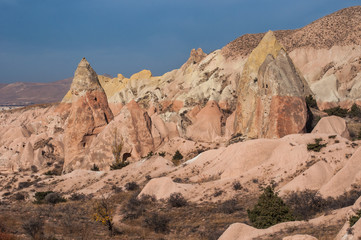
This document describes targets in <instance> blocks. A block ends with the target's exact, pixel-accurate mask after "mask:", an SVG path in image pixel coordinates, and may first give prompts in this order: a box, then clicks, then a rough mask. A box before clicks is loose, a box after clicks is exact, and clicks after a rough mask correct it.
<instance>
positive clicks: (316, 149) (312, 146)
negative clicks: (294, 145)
mask: <svg viewBox="0 0 361 240" xmlns="http://www.w3.org/2000/svg"><path fill="white" fill-rule="evenodd" d="M321 141H322V138H316V139H315V143H309V144H307V150H308V151H314V152H319V151H321V149H322V148H324V147H326V146H327V143H325V144H321V143H320V142H321Z"/></svg>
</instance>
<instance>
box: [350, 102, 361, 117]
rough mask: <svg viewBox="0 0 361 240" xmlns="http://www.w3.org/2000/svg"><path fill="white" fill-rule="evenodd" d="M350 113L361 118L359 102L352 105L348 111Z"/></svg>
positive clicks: (351, 115)
mask: <svg viewBox="0 0 361 240" xmlns="http://www.w3.org/2000/svg"><path fill="white" fill-rule="evenodd" d="M348 115H349V116H350V117H358V118H361V109H360V108H359V106H357V104H355V103H354V104H352V107H351V109H350V111H349V113H348Z"/></svg>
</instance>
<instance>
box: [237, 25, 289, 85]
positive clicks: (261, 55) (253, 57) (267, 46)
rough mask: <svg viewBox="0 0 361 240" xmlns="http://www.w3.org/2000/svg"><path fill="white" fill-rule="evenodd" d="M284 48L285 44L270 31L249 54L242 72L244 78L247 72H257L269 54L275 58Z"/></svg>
mask: <svg viewBox="0 0 361 240" xmlns="http://www.w3.org/2000/svg"><path fill="white" fill-rule="evenodd" d="M282 48H283V46H282V45H281V44H280V43H279V42H278V41H277V39H276V36H275V35H274V33H273V32H272V31H268V32H267V33H266V35H265V36H264V37H263V38H262V40H261V42H260V43H259V45H258V46H257V47H256V48H255V49H254V50H253V51H252V52H251V54H250V55H249V57H248V60H247V62H246V64H245V67H244V71H243V74H242V80H243V78H244V77H247V76H245V74H250V75H253V74H257V73H258V69H259V67H260V66H261V65H262V63H263V62H264V60H265V59H266V57H267V55H269V54H271V55H272V56H273V57H274V58H275V57H276V56H277V55H278V53H279V52H280V50H281V49H282ZM244 80H246V79H244Z"/></svg>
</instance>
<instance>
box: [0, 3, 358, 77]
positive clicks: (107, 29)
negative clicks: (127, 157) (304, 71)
mask: <svg viewBox="0 0 361 240" xmlns="http://www.w3.org/2000/svg"><path fill="white" fill-rule="evenodd" d="M360 3H361V0H302V1H292V0H218V1H216V0H0V83H11V82H19V81H21V82H52V81H57V80H61V79H64V78H68V77H71V76H73V74H74V71H75V69H76V67H77V64H78V63H79V61H80V60H81V59H82V58H83V57H86V58H87V60H88V61H89V63H90V64H91V66H92V67H93V68H94V70H95V71H96V72H97V73H98V74H105V73H106V74H110V75H112V76H116V75H117V74H118V73H122V74H123V75H124V76H126V77H130V76H131V75H132V74H133V73H136V72H139V71H141V70H142V69H149V70H151V71H152V73H153V75H154V76H157V75H163V74H164V73H166V72H168V71H171V70H173V69H176V68H179V67H180V66H181V65H182V64H183V63H184V62H185V61H186V60H187V59H188V57H189V53H190V51H191V49H192V48H199V47H200V48H202V49H203V51H205V52H206V53H210V52H212V51H214V50H216V49H220V48H222V47H223V46H224V45H226V44H227V43H229V42H230V41H232V40H234V39H236V38H237V37H239V36H241V35H243V34H246V33H259V32H266V31H268V30H280V29H296V28H300V27H303V26H305V25H307V24H309V23H311V22H312V21H314V20H317V19H319V18H321V17H323V16H325V15H327V14H330V13H332V12H335V11H337V10H340V9H342V8H345V7H350V6H355V5H360Z"/></svg>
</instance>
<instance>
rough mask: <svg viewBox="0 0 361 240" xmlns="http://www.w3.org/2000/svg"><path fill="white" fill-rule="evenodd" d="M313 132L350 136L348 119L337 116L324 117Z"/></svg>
mask: <svg viewBox="0 0 361 240" xmlns="http://www.w3.org/2000/svg"><path fill="white" fill-rule="evenodd" d="M312 133H328V134H338V135H340V136H341V137H344V138H350V133H349V131H348V129H347V126H346V121H345V119H343V118H340V117H337V116H330V117H323V118H321V120H320V121H319V122H318V123H317V125H316V127H315V128H314V129H313V130H312Z"/></svg>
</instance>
